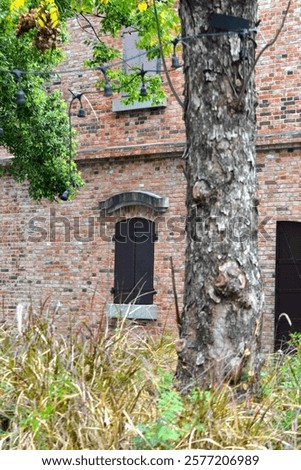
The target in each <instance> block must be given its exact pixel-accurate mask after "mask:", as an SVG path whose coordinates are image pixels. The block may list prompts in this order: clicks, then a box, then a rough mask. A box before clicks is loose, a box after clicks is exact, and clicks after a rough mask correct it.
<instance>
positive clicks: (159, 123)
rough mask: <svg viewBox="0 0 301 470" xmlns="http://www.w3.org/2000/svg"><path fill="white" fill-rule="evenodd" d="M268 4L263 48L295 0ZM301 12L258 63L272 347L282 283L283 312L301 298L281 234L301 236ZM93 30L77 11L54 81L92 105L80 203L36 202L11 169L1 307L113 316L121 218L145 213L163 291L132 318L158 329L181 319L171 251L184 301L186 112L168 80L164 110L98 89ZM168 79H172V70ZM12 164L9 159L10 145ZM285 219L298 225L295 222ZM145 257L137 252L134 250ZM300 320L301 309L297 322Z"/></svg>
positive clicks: (267, 341) (83, 141) (94, 319)
mask: <svg viewBox="0 0 301 470" xmlns="http://www.w3.org/2000/svg"><path fill="white" fill-rule="evenodd" d="M259 3H260V14H259V17H260V18H261V20H262V22H261V25H260V29H259V34H258V38H257V40H258V47H259V48H260V47H261V46H262V45H263V44H264V43H265V42H266V41H268V40H269V39H271V38H272V37H273V35H274V34H275V30H277V28H278V27H279V24H280V23H281V18H282V13H283V10H285V7H286V4H287V2H286V1H284V0H279V1H277V2H276V1H275V0H260V2H259ZM300 13H301V4H300V0H293V4H292V7H291V10H290V14H289V17H288V19H287V22H286V25H285V27H284V28H283V31H282V33H281V35H280V37H279V39H278V41H277V42H276V43H275V44H274V45H273V46H272V47H271V48H270V49H269V50H268V51H267V52H266V53H265V54H264V55H263V56H262V58H261V59H260V62H259V64H258V66H257V90H258V108H257V110H258V138H257V152H258V180H259V199H260V204H259V215H260V225H259V252H260V264H261V269H262V276H263V282H264V291H265V299H266V301H265V309H264V330H263V347H264V349H265V350H271V349H272V348H273V346H274V333H275V328H274V325H275V286H276V315H278V314H279V313H281V312H279V308H282V306H283V301H285V299H286V297H285V296H286V295H288V296H290V297H289V302H290V303H293V304H296V302H297V299H298V292H297V291H298V280H301V276H300V275H301V266H300V274H299V265H298V256H297V254H296V256H295V257H293V260H294V261H293V263H291V262H290V261H289V258H290V257H289V256H287V257H286V258H287V260H286V261H287V262H284V265H285V266H286V269H288V271H285V272H284V274H283V272H282V271H281V269H282V268H281V266H282V264H283V263H281V262H280V263H279V259H278V258H279V256H278V255H276V235H277V234H278V238H279V236H280V238H281V235H280V233H282V232H283V231H284V232H283V233H284V234H285V236H291V233H292V230H295V228H296V230H298V227H299V224H298V222H300V221H301V217H300V208H301V184H300V182H299V171H300V170H299V168H300V164H299V158H300V153H301V131H300V122H301V114H300V113H301V108H300V105H299V100H300V89H301V82H300V67H301V66H300V53H301V43H300V38H299V34H298V33H299V32H300V29H301V20H300ZM85 27H86V25H85V24H81V25H79V24H78V22H77V21H76V20H72V21H70V32H71V40H70V43H69V45H68V46H67V48H66V53H67V58H66V61H65V63H64V64H63V65H62V69H63V70H69V72H68V73H66V74H61V76H60V79H59V80H57V81H56V82H55V83H53V84H52V86H54V87H58V88H60V89H61V90H62V91H63V93H64V95H65V97H66V100H67V101H68V100H70V93H69V92H68V89H71V90H72V91H73V92H75V93H79V92H81V93H84V94H85V96H86V97H87V98H88V100H89V103H88V101H87V100H85V99H84V100H83V104H84V105H85V109H86V111H87V117H86V118H85V119H81V118H78V117H77V111H78V109H77V103H74V108H72V125H73V126H74V127H76V128H77V130H78V132H79V139H80V141H79V148H78V152H77V156H76V160H77V163H78V165H79V168H80V170H81V172H82V175H83V178H84V180H85V182H86V185H85V187H84V188H81V189H80V190H79V192H78V195H77V196H76V198H75V199H74V200H72V201H67V202H63V201H62V202H60V203H59V204H57V203H53V204H50V203H48V202H42V203H39V204H37V203H35V202H33V201H31V200H30V199H29V197H28V194H27V188H26V185H17V184H16V183H15V182H14V181H12V180H11V179H10V178H9V177H8V176H6V177H3V178H2V181H1V183H2V185H1V202H0V205H1V222H0V224H1V266H0V272H1V284H0V294H1V297H2V314H3V316H4V317H5V318H8V317H13V316H14V315H15V310H16V305H17V304H18V303H19V302H29V303H30V304H31V305H32V306H33V308H34V309H35V310H37V311H39V309H42V310H43V311H44V312H45V314H53V315H55V318H56V322H57V323H60V322H61V323H63V324H64V325H66V323H68V322H70V323H72V324H73V325H75V326H76V327H80V325H81V324H82V322H83V321H84V322H87V323H89V325H96V324H98V323H99V322H104V321H105V319H106V315H110V316H112V315H113V316H114V312H115V311H114V304H116V289H118V286H116V269H118V266H117V261H116V259H117V258H118V254H117V250H119V248H120V247H119V246H117V245H116V243H117V241H118V236H119V237H120V235H121V232H118V230H119V229H120V227H122V225H120V222H122V221H124V220H134V221H135V223H136V224H137V226H138V227H140V226H141V227H142V234H141V236H142V235H143V231H145V226H143V221H145V220H146V221H149V222H148V223H149V227H152V230H154V235H155V240H156V241H155V242H154V252H153V253H152V254H150V256H153V259H152V260H151V263H153V283H152V286H151V288H153V290H154V291H155V294H154V296H153V304H152V305H151V307H150V306H149V305H148V304H145V303H143V301H142V303H141V305H139V306H138V305H136V306H135V308H133V309H132V310H131V315H132V316H133V317H136V318H137V319H138V320H139V321H141V322H143V323H147V324H151V325H152V326H153V327H155V328H162V327H172V328H175V323H176V322H175V316H176V315H175V310H176V309H175V297H174V290H173V276H172V270H171V260H172V264H173V267H174V279H175V281H176V286H177V288H176V291H177V297H178V301H179V308H181V300H182V294H183V280H184V257H185V192H186V181H185V176H184V172H183V160H182V154H183V151H184V149H185V129H184V124H183V120H182V109H181V107H180V106H179V105H178V103H177V102H176V100H175V99H174V97H173V96H172V94H171V93H170V90H169V89H168V88H167V85H166V90H167V95H168V96H167V100H166V103H165V104H164V106H160V107H152V106H143V107H141V106H140V105H139V106H138V107H137V106H135V105H133V106H129V107H127V108H126V109H122V110H121V109H120V107H121V105H120V101H119V98H120V97H119V96H113V97H112V98H106V97H104V96H103V93H102V92H101V91H99V90H96V81H97V79H98V78H99V74H98V73H97V72H92V71H89V72H88V71H87V72H83V71H82V69H83V67H82V62H83V60H85V59H87V57H88V55H89V51H88V49H87V46H85V44H84V42H85V39H86V31H85V29H86V28H85ZM72 38H76V40H74V39H72ZM71 70H72V71H71ZM171 76H172V80H173V83H174V85H175V86H176V88H177V89H178V92H179V94H181V93H182V85H183V77H182V71H181V69H180V70H176V71H172V72H171ZM162 78H163V80H164V79H165V77H164V75H162ZM116 109H117V111H116ZM118 109H119V111H118ZM2 162H3V164H6V162H7V157H6V156H5V155H4V153H3V157H2ZM152 222H154V225H153V224H152ZM285 222H296V225H295V224H292V225H291V224H285ZM141 224H142V225H141ZM150 224H151V225H150ZM294 227H295V228H294ZM120 230H121V229H120ZM287 230H288V232H287V233H288V235H287V234H286V232H285V231H287ZM282 238H283V237H282ZM292 238H293V239H295V235H292ZM125 245H126V243H125ZM278 245H279V243H278ZM120 249H123V247H122V246H121V248H120ZM280 251H281V250H280ZM297 251H298V249H297ZM277 253H279V248H278V251H277ZM139 256H140V255H139V253H138V252H137V253H136V252H135V256H134V257H135V259H136V257H137V258H138V257H139ZM277 256H278V258H277ZM281 256H282V255H281V254H280V261H283V260H282V258H281ZM276 261H277V263H276ZM284 261H285V260H284ZM276 266H278V268H277V269H278V271H277V269H276ZM279 266H280V267H279ZM289 266H292V269H291V271H289V269H290V268H289ZM292 270H293V271H292ZM275 272H276V274H277V279H276V283H275ZM283 276H284V278H287V277H293V278H294V280H293V282H296V286H293V289H288V288H287V287H288V286H286V285H284V286H283V285H282V278H283ZM131 282H133V281H131ZM140 287H141V286H140ZM295 287H296V289H295ZM141 289H142V290H143V287H141ZM291 290H293V291H294V292H291ZM283 291H285V292H284V297H283V298H281V295H282V292H283ZM140 293H141V292H140ZM295 295H296V296H297V297H295ZM138 297H139V292H138ZM277 299H278V300H277ZM279 299H280V300H279ZM281 299H282V300H281ZM283 299H284V300H283ZM292 299H293V300H292ZM122 302H123V301H122ZM277 302H278V304H277ZM277 308H278V313H277ZM293 315H295V316H296V313H293ZM300 317H301V316H300ZM300 317H299V318H300ZM150 318H153V320H151V319H150ZM294 319H295V317H294ZM282 320H283V319H281V321H282ZM298 321H299V320H298V318H297V317H296V325H297V327H296V328H297V329H298V328H299V326H298V325H299V323H298ZM299 329H300V330H301V325H300V328H299Z"/></svg>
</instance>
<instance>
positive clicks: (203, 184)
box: [192, 180, 212, 204]
mask: <svg viewBox="0 0 301 470" xmlns="http://www.w3.org/2000/svg"><path fill="white" fill-rule="evenodd" d="M211 195H212V190H211V188H210V185H209V183H208V182H207V181H205V180H200V181H197V182H196V183H195V184H194V186H193V188H192V197H193V199H194V201H195V202H197V203H199V204H204V203H205V202H206V200H208V198H209V197H210V196H211Z"/></svg>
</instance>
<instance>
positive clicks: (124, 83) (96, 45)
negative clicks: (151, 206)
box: [74, 0, 180, 104]
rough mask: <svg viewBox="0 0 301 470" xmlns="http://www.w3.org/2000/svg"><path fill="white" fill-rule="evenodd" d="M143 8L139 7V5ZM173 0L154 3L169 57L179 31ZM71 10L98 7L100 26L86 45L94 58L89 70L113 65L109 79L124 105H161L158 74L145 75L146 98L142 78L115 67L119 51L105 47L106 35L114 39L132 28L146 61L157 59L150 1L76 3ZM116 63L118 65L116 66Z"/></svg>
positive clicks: (163, 42)
mask: <svg viewBox="0 0 301 470" xmlns="http://www.w3.org/2000/svg"><path fill="white" fill-rule="evenodd" d="M142 4H143V5H145V7H144V8H139V5H140V6H141V5H142ZM174 4H175V1H174V0H166V1H157V2H156V8H157V13H158V21H159V27H160V32H161V40H162V44H163V49H164V53H165V54H170V53H171V50H172V47H171V40H172V39H174V38H175V36H176V35H177V34H178V33H179V31H180V26H179V18H178V15H177V12H176V10H175V8H174ZM74 8H75V9H77V11H78V12H82V13H90V14H92V13H93V11H94V10H95V8H97V11H98V14H99V15H100V16H101V17H102V18H101V22H100V25H99V31H98V33H97V37H96V36H95V39H94V40H93V41H92V40H91V39H90V40H89V43H90V44H91V45H92V49H93V58H92V59H90V60H88V61H86V65H88V66H89V67H97V66H100V65H103V64H112V68H111V70H109V71H108V76H109V77H110V78H111V79H112V88H113V90H114V91H117V92H118V91H122V92H123V93H125V94H126V98H125V99H124V100H123V101H124V102H125V103H126V104H128V103H132V102H134V101H140V102H141V101H146V100H151V101H152V102H153V103H154V104H160V103H162V101H163V99H164V98H165V94H164V92H163V91H162V82H161V77H160V76H159V75H146V76H145V82H146V85H147V95H146V96H141V95H140V85H141V77H140V76H139V75H138V71H137V70H135V68H133V71H132V72H131V73H130V74H128V73H125V72H124V67H123V66H120V65H119V67H116V66H115V65H114V59H117V58H120V57H121V51H120V50H117V49H115V48H113V47H112V46H111V45H109V44H107V42H106V39H105V35H107V34H110V35H111V36H113V37H117V36H119V35H120V34H121V33H122V32H123V30H124V28H127V27H131V28H132V29H133V31H136V32H137V33H138V41H137V43H136V45H137V47H138V48H140V49H141V51H142V53H145V54H146V56H147V58H148V59H153V58H155V57H160V46H159V42H158V25H157V21H156V16H155V11H154V3H153V2H152V1H148V2H140V1H137V0H123V1H120V0H108V1H106V0H95V1H90V0H88V1H87V2H86V1H82V2H80V3H78V2H75V3H74ZM119 62H120V61H118V62H117V63H119ZM103 84H104V82H103V81H100V82H99V87H100V88H102V87H103Z"/></svg>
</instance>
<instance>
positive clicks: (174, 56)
mask: <svg viewBox="0 0 301 470" xmlns="http://www.w3.org/2000/svg"><path fill="white" fill-rule="evenodd" d="M171 42H172V44H173V54H172V56H171V67H172V68H173V69H178V68H179V67H181V64H180V62H179V58H178V57H177V54H176V47H177V45H178V43H179V42H180V41H179V39H178V38H175V39H174V40H173V41H171Z"/></svg>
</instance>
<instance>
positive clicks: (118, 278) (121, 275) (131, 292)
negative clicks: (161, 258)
mask: <svg viewBox="0 0 301 470" xmlns="http://www.w3.org/2000/svg"><path fill="white" fill-rule="evenodd" d="M114 238H115V272H114V290H113V292H114V302H115V303H118V304H128V303H135V304H138V305H151V304H152V303H153V296H154V286H153V279H154V242H155V224H154V222H152V221H150V220H147V219H143V218H138V217H136V218H132V219H127V220H122V221H120V222H118V223H117V224H116V230H115V237H114Z"/></svg>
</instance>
